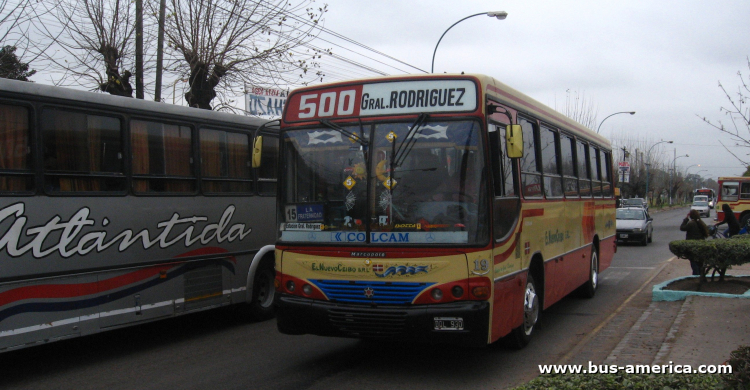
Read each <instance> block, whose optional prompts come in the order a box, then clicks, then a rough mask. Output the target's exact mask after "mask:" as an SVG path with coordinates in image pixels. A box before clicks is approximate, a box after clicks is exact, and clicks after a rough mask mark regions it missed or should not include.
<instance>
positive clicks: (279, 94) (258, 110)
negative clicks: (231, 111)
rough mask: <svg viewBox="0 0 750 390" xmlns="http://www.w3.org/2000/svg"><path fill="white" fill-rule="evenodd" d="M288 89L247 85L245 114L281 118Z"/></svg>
mask: <svg viewBox="0 0 750 390" xmlns="http://www.w3.org/2000/svg"><path fill="white" fill-rule="evenodd" d="M288 94H289V92H288V91H283V90H280V89H273V88H263V87H254V86H246V88H245V114H246V115H252V116H259V117H266V118H269V119H276V118H281V115H282V113H283V112H284V105H285V104H286V97H287V95H288Z"/></svg>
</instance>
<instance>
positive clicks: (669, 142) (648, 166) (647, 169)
mask: <svg viewBox="0 0 750 390" xmlns="http://www.w3.org/2000/svg"><path fill="white" fill-rule="evenodd" d="M604 119H607V118H604ZM602 122H604V121H602ZM599 126H601V124H600V125H599ZM598 132H599V131H598V130H597V133H598ZM665 142H666V143H668V144H671V143H674V141H659V142H657V143H655V144H653V145H651V147H650V148H648V152H646V161H651V149H653V148H654V146H656V145H659V144H663V143H665ZM650 165H651V164H650V163H646V200H647V201H648V171H649V170H650Z"/></svg>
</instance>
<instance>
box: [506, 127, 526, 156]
mask: <svg viewBox="0 0 750 390" xmlns="http://www.w3.org/2000/svg"><path fill="white" fill-rule="evenodd" d="M505 144H506V145H507V146H506V149H507V150H506V151H505V152H506V153H507V155H508V157H510V158H520V157H523V130H521V125H508V126H505Z"/></svg>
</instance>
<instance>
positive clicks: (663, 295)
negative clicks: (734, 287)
mask: <svg viewBox="0 0 750 390" xmlns="http://www.w3.org/2000/svg"><path fill="white" fill-rule="evenodd" d="M729 276H733V277H736V278H739V277H748V275H729ZM699 277H700V276H685V277H682V278H677V279H672V280H667V281H666V282H663V283H659V284H657V285H655V286H654V288H653V289H652V290H651V300H652V301H653V302H661V301H670V302H671V301H682V300H684V299H685V297H687V296H688V295H700V296H703V297H717V298H750V290H748V291H746V292H745V293H744V294H722V293H711V292H699V291H680V290H665V289H664V288H665V287H667V286H668V285H669V284H671V283H674V282H676V281H678V280H682V279H690V278H699Z"/></svg>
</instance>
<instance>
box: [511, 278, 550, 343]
mask: <svg viewBox="0 0 750 390" xmlns="http://www.w3.org/2000/svg"><path fill="white" fill-rule="evenodd" d="M541 310H542V308H541V307H540V302H539V296H538V295H537V288H536V282H535V281H534V277H533V276H531V274H528V275H527V277H526V288H525V290H524V294H523V324H521V326H519V327H517V328H515V329H513V331H512V332H511V334H510V335H508V336H509V338H508V343H509V345H510V346H511V347H512V348H515V349H521V348H523V347H525V346H526V345H527V344H529V342H530V341H531V337H532V336H533V334H534V330H535V329H536V325H537V321H538V320H539V313H540V311H541Z"/></svg>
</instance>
